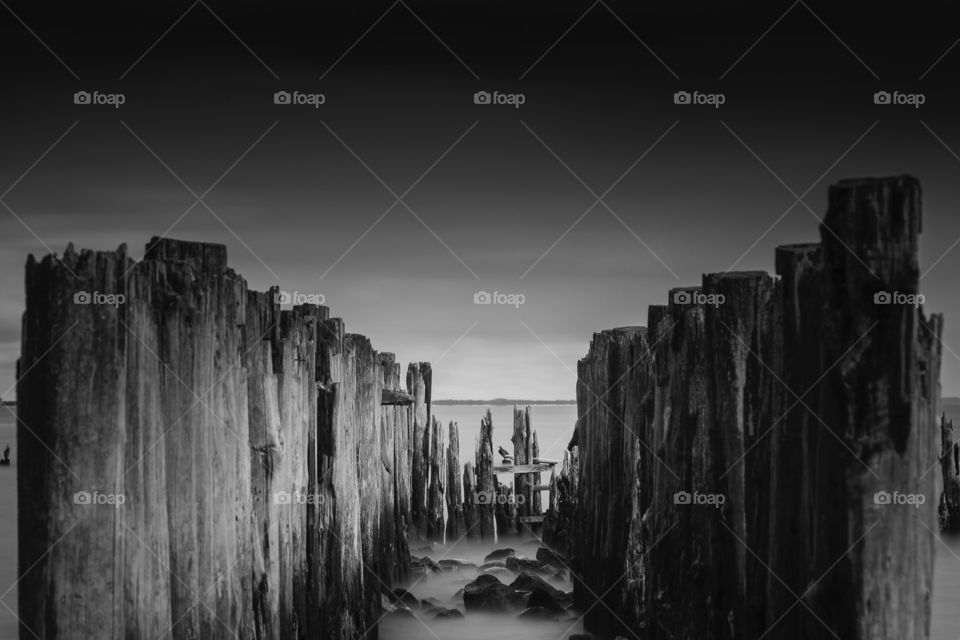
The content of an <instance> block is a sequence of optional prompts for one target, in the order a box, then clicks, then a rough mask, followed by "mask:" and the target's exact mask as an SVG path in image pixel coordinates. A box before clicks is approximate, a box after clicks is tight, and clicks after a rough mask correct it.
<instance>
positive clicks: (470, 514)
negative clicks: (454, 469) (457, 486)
mask: <svg viewBox="0 0 960 640" xmlns="http://www.w3.org/2000/svg"><path fill="white" fill-rule="evenodd" d="M463 526H465V527H466V531H467V537H468V538H470V539H471V540H475V539H480V538H481V537H482V536H481V529H480V513H479V511H478V510H477V478H476V474H475V472H474V469H473V463H472V462H468V463H466V464H465V465H463Z"/></svg>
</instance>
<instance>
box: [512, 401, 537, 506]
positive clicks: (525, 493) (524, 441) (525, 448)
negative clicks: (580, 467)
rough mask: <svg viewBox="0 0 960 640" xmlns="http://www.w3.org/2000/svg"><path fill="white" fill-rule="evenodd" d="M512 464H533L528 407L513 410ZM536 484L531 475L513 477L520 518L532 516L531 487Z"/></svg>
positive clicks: (519, 474) (520, 474)
mask: <svg viewBox="0 0 960 640" xmlns="http://www.w3.org/2000/svg"><path fill="white" fill-rule="evenodd" d="M510 440H511V441H512V442H513V463H514V464H515V465H517V466H521V465H529V464H533V436H532V433H531V426H530V407H526V408H524V409H520V408H518V407H514V408H513V437H511V438H510ZM535 484H536V482H535V481H534V476H533V474H529V473H518V474H516V475H514V477H513V485H514V490H513V492H512V494H513V496H514V498H515V499H516V501H517V504H516V513H517V516H518V517H520V518H523V517H526V516H531V515H534V512H533V487H534V485H535Z"/></svg>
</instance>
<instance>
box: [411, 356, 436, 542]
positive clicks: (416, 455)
mask: <svg viewBox="0 0 960 640" xmlns="http://www.w3.org/2000/svg"><path fill="white" fill-rule="evenodd" d="M432 377H433V376H432V372H431V369H430V365H429V364H428V363H425V362H412V363H410V366H409V367H408V368H407V392H408V393H409V394H410V395H412V396H413V398H414V405H413V407H414V408H413V427H412V429H411V436H412V442H411V448H412V450H413V458H412V460H411V467H412V475H413V483H412V487H411V497H410V511H411V514H412V518H413V534H414V535H415V536H416V538H417V539H420V540H426V539H428V533H427V527H428V524H427V523H428V520H429V518H430V516H429V512H430V503H429V490H430V486H429V485H430V418H431V415H430V392H431V386H432Z"/></svg>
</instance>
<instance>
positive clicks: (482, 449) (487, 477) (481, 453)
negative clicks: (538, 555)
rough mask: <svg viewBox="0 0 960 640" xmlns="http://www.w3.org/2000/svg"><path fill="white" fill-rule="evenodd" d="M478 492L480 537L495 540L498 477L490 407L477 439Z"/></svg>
mask: <svg viewBox="0 0 960 640" xmlns="http://www.w3.org/2000/svg"><path fill="white" fill-rule="evenodd" d="M476 458H477V467H476V494H475V500H474V502H475V504H476V506H477V519H478V521H479V523H480V537H481V538H483V539H484V540H493V539H494V538H495V536H496V527H495V525H494V503H495V502H496V497H497V489H496V478H495V477H494V474H493V416H492V415H491V414H490V410H489V409H488V410H487V412H486V414H484V416H483V418H482V419H481V420H480V437H479V439H478V440H477V450H476Z"/></svg>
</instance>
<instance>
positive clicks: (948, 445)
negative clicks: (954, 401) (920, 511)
mask: <svg viewBox="0 0 960 640" xmlns="http://www.w3.org/2000/svg"><path fill="white" fill-rule="evenodd" d="M940 471H941V478H942V482H943V486H942V487H941V491H940V506H939V508H938V509H937V511H938V514H939V516H940V528H941V529H942V530H944V531H950V532H955V531H960V444H958V443H957V442H955V441H954V438H953V420H947V416H946V415H945V414H944V415H942V416H941V417H940Z"/></svg>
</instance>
